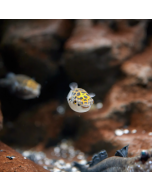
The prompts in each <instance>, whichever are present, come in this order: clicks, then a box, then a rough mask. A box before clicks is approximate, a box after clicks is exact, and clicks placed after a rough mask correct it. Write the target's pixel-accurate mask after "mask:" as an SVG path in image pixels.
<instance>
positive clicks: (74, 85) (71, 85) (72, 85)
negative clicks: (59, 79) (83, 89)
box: [69, 82, 78, 90]
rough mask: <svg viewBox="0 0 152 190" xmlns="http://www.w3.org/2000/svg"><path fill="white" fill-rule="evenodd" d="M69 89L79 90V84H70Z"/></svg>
mask: <svg viewBox="0 0 152 190" xmlns="http://www.w3.org/2000/svg"><path fill="white" fill-rule="evenodd" d="M69 87H70V88H71V90H74V89H75V88H78V84H77V83H76V82H72V83H70V84H69Z"/></svg>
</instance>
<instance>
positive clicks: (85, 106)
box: [81, 106, 89, 108]
mask: <svg viewBox="0 0 152 190" xmlns="http://www.w3.org/2000/svg"><path fill="white" fill-rule="evenodd" d="M81 107H82V108H89V106H85V107H84V106H81Z"/></svg>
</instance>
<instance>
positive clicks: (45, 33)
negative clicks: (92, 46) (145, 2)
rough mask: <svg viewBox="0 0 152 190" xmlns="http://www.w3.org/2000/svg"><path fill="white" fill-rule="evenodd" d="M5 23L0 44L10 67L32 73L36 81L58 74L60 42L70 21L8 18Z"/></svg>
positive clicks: (67, 32) (17, 70) (6, 62)
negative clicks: (9, 19)
mask: <svg viewBox="0 0 152 190" xmlns="http://www.w3.org/2000/svg"><path fill="white" fill-rule="evenodd" d="M5 25H6V26H5V28H4V32H3V37H2V42H1V47H2V56H3V59H4V63H5V65H6V66H7V67H8V68H9V70H12V71H15V72H22V73H23V74H27V75H30V76H31V77H35V78H36V79H37V80H39V81H38V82H44V81H45V80H46V79H47V77H53V76H55V75H56V74H57V72H58V66H59V65H58V60H59V58H60V54H61V53H60V51H61V47H62V43H63V41H64V40H65V39H66V38H67V37H68V36H69V34H70V31H71V21H69V20H62V19H54V20H49V19H48V20H11V21H7V22H6V23H5ZM8 55H9V56H8Z"/></svg>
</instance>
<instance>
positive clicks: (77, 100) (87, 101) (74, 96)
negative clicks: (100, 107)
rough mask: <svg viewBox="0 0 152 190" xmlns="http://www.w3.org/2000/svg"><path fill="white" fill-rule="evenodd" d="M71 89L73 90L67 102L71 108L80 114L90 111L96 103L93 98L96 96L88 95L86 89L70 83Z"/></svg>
mask: <svg viewBox="0 0 152 190" xmlns="http://www.w3.org/2000/svg"><path fill="white" fill-rule="evenodd" d="M69 87H70V88H71V90H70V92H69V94H68V96H67V101H68V104H69V106H70V108H71V109H72V110H74V111H76V112H79V113H83V112H87V111H89V110H90V108H91V105H92V104H93V103H94V100H93V99H92V97H94V96H95V94H94V93H89V94H88V93H87V92H86V91H85V90H84V89H82V88H78V84H77V83H75V82H73V83H70V85H69Z"/></svg>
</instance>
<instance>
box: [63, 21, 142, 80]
mask: <svg viewBox="0 0 152 190" xmlns="http://www.w3.org/2000/svg"><path fill="white" fill-rule="evenodd" d="M119 22H121V24H120V23H119V27H118V30H117V31H115V30H112V29H111V28H110V27H109V26H108V25H107V23H105V22H104V23H98V24H93V22H92V20H78V21H77V23H76V26H75V28H74V31H73V33H72V35H71V37H70V38H69V39H68V41H67V42H66V44H65V61H66V62H65V63H66V64H65V66H66V71H67V74H68V75H69V76H70V77H71V78H72V79H73V80H75V81H77V82H79V81H80V82H88V81H90V82H91V81H95V80H96V81H99V80H100V82H104V80H105V78H106V77H107V76H110V74H111V73H113V74H114V73H116V71H114V70H113V72H110V70H111V69H112V68H113V67H114V66H116V65H119V64H121V63H122V62H123V61H124V60H126V59H127V58H129V57H130V56H132V55H134V54H135V53H137V52H139V51H140V50H141V49H142V48H143V40H144V39H145V36H146V31H145V26H146V21H145V20H141V21H140V22H139V23H138V24H136V25H134V26H129V25H127V23H126V21H122V20H120V21H119ZM120 26H121V27H120ZM113 69H114V68H113ZM115 69H116V68H115ZM94 73H96V74H94ZM105 73H106V75H105Z"/></svg>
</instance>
